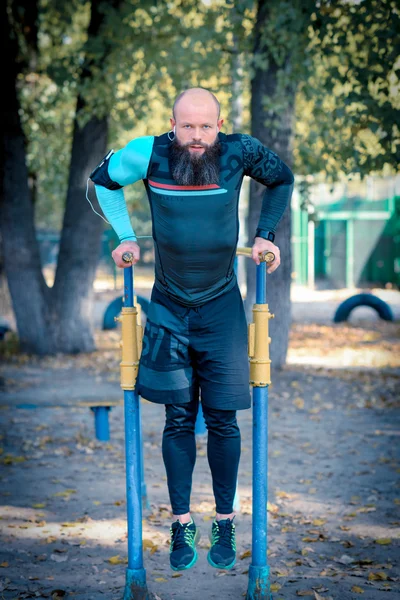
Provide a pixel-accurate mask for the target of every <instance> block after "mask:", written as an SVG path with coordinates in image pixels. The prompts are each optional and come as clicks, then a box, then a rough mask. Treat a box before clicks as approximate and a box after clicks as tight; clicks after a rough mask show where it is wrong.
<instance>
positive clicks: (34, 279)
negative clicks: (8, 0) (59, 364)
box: [0, 0, 119, 354]
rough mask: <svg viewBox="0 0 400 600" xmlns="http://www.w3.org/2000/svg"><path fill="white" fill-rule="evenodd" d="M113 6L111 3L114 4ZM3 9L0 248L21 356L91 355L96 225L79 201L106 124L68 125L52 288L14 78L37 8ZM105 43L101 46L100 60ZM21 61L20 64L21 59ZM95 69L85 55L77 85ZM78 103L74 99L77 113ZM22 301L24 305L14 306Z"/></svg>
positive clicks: (95, 22)
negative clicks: (66, 174) (5, 59)
mask: <svg viewBox="0 0 400 600" xmlns="http://www.w3.org/2000/svg"><path fill="white" fill-rule="evenodd" d="M118 3H119V0H114V5H117V4H118ZM102 5H103V6H104V4H103V3H102V2H101V0H93V1H92V4H91V16H90V23H89V27H88V40H87V49H88V47H89V48H90V44H93V43H94V41H95V40H97V39H98V37H99V35H101V30H102V27H104V13H103V12H102V8H101V7H102ZM11 9H12V10H6V15H5V19H3V21H2V22H3V23H5V28H4V29H5V31H4V32H3V36H4V37H3V40H5V42H6V44H7V47H6V55H8V56H10V58H11V61H12V63H13V64H14V65H15V68H14V69H10V71H9V72H8V75H9V79H8V81H7V85H6V86H5V87H6V90H7V109H8V110H7V113H5V114H4V115H3V116H4V117H5V118H4V122H3V127H4V130H5V136H4V145H3V153H4V163H3V164H4V177H2V183H3V187H2V194H1V203H0V207H1V208H0V217H1V218H0V220H1V223H2V241H3V253H4V260H5V268H6V273H7V280H8V286H9V289H10V294H11V298H12V301H13V306H14V311H15V316H16V320H17V326H18V333H19V338H20V344H21V347H22V349H24V350H25V351H27V352H35V353H38V354H48V353H54V352H59V351H64V352H77V351H89V350H92V349H93V348H94V345H93V337H92V333H91V326H90V315H89V313H88V309H89V306H90V296H91V293H92V285H93V279H94V274H95V268H96V265H97V262H98V254H99V241H100V235H101V231H102V226H101V224H100V223H99V222H98V221H96V220H93V219H92V218H91V215H90V207H89V206H86V204H85V203H83V202H82V200H81V199H82V198H84V193H85V183H86V181H85V180H86V177H87V172H88V169H89V166H90V165H93V164H94V163H95V160H94V157H98V156H101V155H104V153H105V150H106V142H107V127H108V124H107V119H106V117H104V116H103V117H100V118H98V117H97V116H92V117H91V118H90V119H89V120H88V121H87V122H86V123H85V124H84V125H83V126H81V125H80V124H79V122H78V120H76V121H75V127H74V137H73V146H72V156H71V169H70V179H69V185H68V194H67V203H66V211H65V217H64V226H63V235H62V239H61V246H60V254H59V261H58V266H57V273H56V279H55V282H54V286H53V288H52V289H50V288H49V287H48V286H47V284H46V282H45V280H44V277H43V274H42V270H41V261H40V256H39V249H38V244H37V241H36V235H35V227H34V213H33V211H34V207H33V203H32V198H31V194H30V190H29V187H28V173H27V166H26V147H25V144H26V139H25V135H24V132H23V129H22V126H21V121H20V117H19V109H20V101H19V95H18V79H19V76H20V75H21V73H23V71H24V67H25V66H26V61H25V60H24V55H25V56H27V55H29V53H27V52H26V51H25V52H24V44H26V45H27V46H28V47H29V48H33V50H34V56H36V55H37V31H38V26H37V23H38V5H37V4H36V3H31V2H24V1H23V2H19V3H17V2H14V3H12V5H11ZM107 50H108V47H107V44H106V43H104V44H103V46H102V52H103V55H101V54H100V56H99V58H100V60H101V59H103V58H105V56H106V54H107ZM21 57H22V58H21ZM94 66H95V63H94V60H93V59H92V58H91V56H90V54H89V53H88V50H86V52H85V59H84V62H83V67H82V69H81V71H80V84H81V86H82V87H83V86H84V85H85V84H86V85H87V84H88V81H89V80H90V77H91V70H92V69H93V67H94ZM84 105H85V99H84V97H83V96H82V95H78V100H77V111H78V113H79V110H82V109H83V107H84ZM27 293H28V294H29V296H28V297H29V302H26V301H25V302H21V298H24V297H25V298H26V294H27Z"/></svg>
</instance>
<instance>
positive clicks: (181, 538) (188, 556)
mask: <svg viewBox="0 0 400 600" xmlns="http://www.w3.org/2000/svg"><path fill="white" fill-rule="evenodd" d="M170 533H171V543H170V547H169V562H170V565H171V569H173V570H174V571H183V570H185V569H190V568H191V567H193V565H194V564H195V562H196V560H197V550H196V544H197V543H198V541H199V539H200V531H199V530H198V529H197V527H196V525H195V523H194V521H193V519H191V520H190V522H189V523H185V524H183V525H182V523H181V522H180V521H175V522H174V523H172V525H171V527H170Z"/></svg>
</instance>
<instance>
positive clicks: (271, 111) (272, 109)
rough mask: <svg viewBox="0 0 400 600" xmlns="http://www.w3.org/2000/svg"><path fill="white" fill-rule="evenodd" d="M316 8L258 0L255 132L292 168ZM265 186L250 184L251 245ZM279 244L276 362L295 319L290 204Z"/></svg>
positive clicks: (251, 290)
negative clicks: (298, 98)
mask: <svg viewBox="0 0 400 600" xmlns="http://www.w3.org/2000/svg"><path fill="white" fill-rule="evenodd" d="M313 8H314V3H313V2H311V1H308V2H300V1H296V2H283V3H282V2H276V1H272V2H271V1H268V0H259V1H258V3H257V16H256V22H255V28H254V50H253V57H252V59H253V60H252V63H253V69H252V78H251V133H252V135H253V136H254V137H257V138H258V139H259V140H260V141H261V142H262V143H263V144H264V145H265V146H267V147H268V148H271V149H272V150H273V151H274V152H276V153H277V154H278V155H279V156H280V158H281V159H282V160H283V161H284V162H285V163H286V164H287V165H288V166H289V167H291V168H293V138H294V127H295V122H294V110H295V99H296V90H297V86H298V81H299V78H300V73H301V71H302V65H303V59H304V55H305V50H306V47H307V43H308V38H307V25H308V23H309V21H310V15H311V13H312V10H313ZM263 194H264V187H263V186H261V185H260V184H258V183H256V182H255V181H252V182H251V185H250V202H249V214H248V234H249V240H248V244H249V245H252V243H253V239H254V235H255V231H256V227H257V223H258V219H259V215H260V210H261V203H262V196H263ZM276 238H277V240H276V243H277V245H278V246H279V248H280V251H281V261H282V262H281V265H280V267H279V269H277V271H275V272H274V273H273V274H272V275H271V276H268V279H267V282H268V283H267V286H268V304H269V306H270V310H271V312H272V313H275V319H273V320H272V321H271V339H272V344H271V358H272V361H273V364H274V367H276V368H280V367H282V366H283V365H284V364H285V361H286V353H287V347H288V339H289V328H290V320H291V304H290V284H291V271H292V264H291V210H290V206H288V207H287V209H286V211H285V214H284V216H283V218H282V220H281V222H280V224H279V226H278V229H277V235H276ZM254 301H255V269H248V270H247V297H246V308H247V311H248V312H249V310H250V308H251V306H252V304H253V303H254Z"/></svg>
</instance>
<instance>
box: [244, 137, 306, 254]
mask: <svg viewBox="0 0 400 600" xmlns="http://www.w3.org/2000/svg"><path fill="white" fill-rule="evenodd" d="M242 145H243V159H244V173H245V175H248V176H249V177H251V178H252V179H255V180H256V181H258V182H259V183H262V184H263V185H265V186H266V187H267V189H266V190H265V194H264V198H263V202H262V208H261V214H260V219H259V222H258V227H257V230H256V232H255V235H256V236H257V237H263V238H265V239H269V240H270V241H272V242H273V241H274V238H275V232H276V228H277V226H278V223H279V221H280V220H281V218H282V216H283V213H284V212H285V208H286V206H287V205H288V203H289V201H290V199H291V197H292V193H293V184H294V176H293V173H292V171H291V170H290V169H289V167H288V166H287V165H286V164H285V163H284V162H283V161H282V160H281V159H280V158H279V156H278V155H277V154H275V152H272V150H270V149H269V148H266V147H265V146H263V145H262V144H261V142H260V141H259V140H257V138H254V137H251V136H250V135H243V136H242ZM268 234H271V235H270V236H268Z"/></svg>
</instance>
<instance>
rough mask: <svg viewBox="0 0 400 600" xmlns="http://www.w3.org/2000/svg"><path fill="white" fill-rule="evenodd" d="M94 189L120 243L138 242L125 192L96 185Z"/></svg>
mask: <svg viewBox="0 0 400 600" xmlns="http://www.w3.org/2000/svg"><path fill="white" fill-rule="evenodd" d="M94 187H95V190H96V195H97V199H98V201H99V204H100V207H101V210H102V211H103V213H104V215H105V216H106V218H107V221H108V222H109V223H110V225H111V227H112V228H113V229H114V231H115V233H116V234H117V236H118V237H119V241H120V242H126V241H128V240H132V241H136V235H135V232H134V231H133V229H132V225H131V220H130V218H129V214H128V209H127V207H126V202H125V197H124V192H123V190H122V189H119V190H108V189H107V188H105V187H103V186H102V185H95V186H94Z"/></svg>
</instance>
